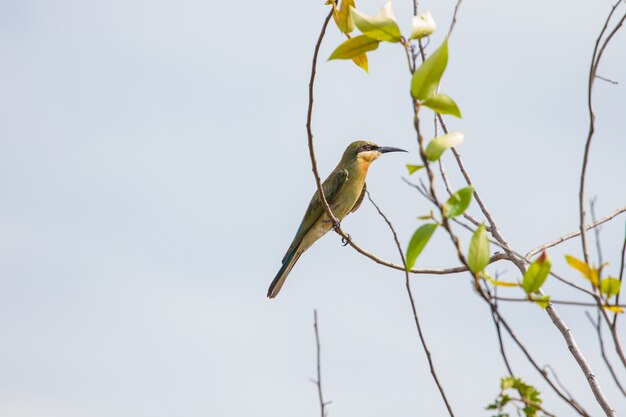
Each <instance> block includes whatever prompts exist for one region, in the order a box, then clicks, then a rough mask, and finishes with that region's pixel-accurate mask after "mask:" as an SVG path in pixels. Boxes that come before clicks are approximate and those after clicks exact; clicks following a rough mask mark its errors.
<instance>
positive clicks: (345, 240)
mask: <svg viewBox="0 0 626 417" xmlns="http://www.w3.org/2000/svg"><path fill="white" fill-rule="evenodd" d="M346 236H347V237H342V238H341V244H342V245H343V246H348V243H350V242H352V236H350V235H349V234H346Z"/></svg>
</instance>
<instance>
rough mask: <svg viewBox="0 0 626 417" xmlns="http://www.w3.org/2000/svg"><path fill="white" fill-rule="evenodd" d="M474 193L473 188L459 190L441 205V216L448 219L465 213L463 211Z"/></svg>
mask: <svg viewBox="0 0 626 417" xmlns="http://www.w3.org/2000/svg"><path fill="white" fill-rule="evenodd" d="M473 193H474V187H472V186H471V185H470V186H469V187H465V188H461V189H460V190H459V191H457V192H456V193H454V194H452V195H451V196H450V198H449V199H448V201H446V203H445V204H444V205H443V215H444V216H446V217H447V218H449V219H452V218H454V217H457V216H460V215H461V214H463V213H465V210H467V208H468V207H469V205H470V203H471V202H472V194H473Z"/></svg>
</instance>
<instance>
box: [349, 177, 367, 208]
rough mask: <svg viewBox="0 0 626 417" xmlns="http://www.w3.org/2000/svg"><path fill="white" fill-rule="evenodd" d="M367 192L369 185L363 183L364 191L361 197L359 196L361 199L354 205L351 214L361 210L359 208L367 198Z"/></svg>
mask: <svg viewBox="0 0 626 417" xmlns="http://www.w3.org/2000/svg"><path fill="white" fill-rule="evenodd" d="M366 192H367V184H366V183H363V191H361V195H360V196H359V199H358V200H356V203H354V207H352V210H350V213H354V212H355V211H357V210H358V209H359V207H361V203H362V202H363V199H364V198H365V193H366Z"/></svg>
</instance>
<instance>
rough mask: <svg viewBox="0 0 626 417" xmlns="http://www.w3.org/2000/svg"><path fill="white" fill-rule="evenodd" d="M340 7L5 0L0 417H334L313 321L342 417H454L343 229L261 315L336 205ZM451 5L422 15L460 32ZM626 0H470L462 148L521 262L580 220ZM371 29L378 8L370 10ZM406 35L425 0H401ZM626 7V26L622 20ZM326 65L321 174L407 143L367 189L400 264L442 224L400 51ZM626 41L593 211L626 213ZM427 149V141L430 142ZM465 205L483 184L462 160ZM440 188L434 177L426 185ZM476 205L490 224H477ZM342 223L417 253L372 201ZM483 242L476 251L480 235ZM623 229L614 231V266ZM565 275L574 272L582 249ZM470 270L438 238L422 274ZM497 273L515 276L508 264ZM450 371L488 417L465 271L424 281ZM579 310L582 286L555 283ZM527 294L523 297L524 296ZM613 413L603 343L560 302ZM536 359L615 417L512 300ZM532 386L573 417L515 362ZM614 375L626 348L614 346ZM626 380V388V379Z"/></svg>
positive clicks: (325, 167) (494, 374)
mask: <svg viewBox="0 0 626 417" xmlns="http://www.w3.org/2000/svg"><path fill="white" fill-rule="evenodd" d="M323 3H324V2H323V1H322V0H319V1H308V2H297V4H292V3H285V2H282V3H281V2H279V3H270V2H258V1H244V2H228V1H225V2H215V1H206V0H205V1H195V0H180V1H165V0H150V1H148V0H110V1H106V2H102V1H90V0H64V1H43V0H39V1H37V0H20V1H9V0H0V335H1V342H0V415H2V416H11V417H57V416H58V417H61V416H62V417H79V416H80V417H84V416H90V417H92V416H93V417H105V416H106V417H109V416H118V417H143V416H145V417H166V416H185V417H187V416H189V417H196V416H220V417H241V416H256V417H280V416H285V417H287V416H290V417H292V416H303V417H304V416H316V415H319V410H318V403H317V393H316V391H315V387H314V385H313V384H311V382H310V381H309V378H312V377H314V375H315V340H314V335H313V329H312V321H313V309H314V308H317V309H318V314H319V321H320V331H321V337H322V349H323V363H322V366H323V373H324V374H323V378H324V389H325V394H326V398H327V399H328V400H332V404H331V406H330V416H331V417H333V416H336V417H339V416H362V417H370V416H371V417H374V416H395V417H405V416H444V415H446V412H445V408H444V406H443V403H442V401H441V399H440V397H439V396H438V393H437V390H436V388H435V386H434V384H433V382H432V378H431V376H430V374H429V371H428V367H427V362H426V358H425V356H424V354H423V351H422V349H421V347H420V346H419V344H418V338H417V332H416V330H415V327H414V325H413V323H412V317H411V312H410V306H409V303H408V299H407V296H406V293H405V289H404V276H403V274H402V273H400V272H398V271H392V270H388V269H385V268H383V267H380V266H378V265H377V264H374V263H373V262H371V261H370V260H368V259H366V258H364V257H362V256H360V255H359V254H357V253H356V252H355V251H354V250H352V249H351V248H349V247H346V248H344V247H342V246H341V244H340V243H341V242H340V239H339V237H338V236H336V235H335V234H329V235H327V236H325V237H324V238H323V239H321V240H320V241H319V242H318V243H317V244H316V245H315V246H314V247H313V248H312V249H311V250H309V251H308V252H307V253H306V254H305V255H303V256H302V258H301V260H300V261H299V263H298V264H297V265H296V267H295V268H294V270H293V272H292V274H291V276H290V277H289V280H288V281H287V283H286V284H285V287H284V288H283V290H282V292H281V293H280V295H279V296H278V297H277V298H276V299H274V300H271V301H270V300H268V299H267V298H266V297H265V294H266V291H267V287H268V285H269V283H270V282H271V280H272V278H273V277H274V275H275V274H276V272H277V270H278V268H279V267H280V260H281V258H282V256H283V255H284V252H285V250H286V249H287V247H288V246H289V243H290V242H291V239H292V237H293V234H294V233H295V230H296V228H297V226H298V224H299V222H300V219H301V216H302V215H303V213H304V211H305V209H306V205H307V203H308V201H309V199H310V197H311V195H312V193H313V191H314V181H313V177H312V175H311V170H310V164H309V159H308V153H307V152H308V151H307V147H306V131H305V116H306V105H307V83H308V77H309V69H310V59H311V54H312V51H313V47H314V44H315V40H316V38H317V35H318V33H319V29H320V27H321V23H322V21H323V19H324V17H325V14H326V13H327V7H326V6H324V5H323ZM454 4H455V2H454V1H445V2H442V1H437V2H435V1H430V2H429V1H422V2H420V7H421V8H423V9H431V10H432V13H433V16H434V18H435V20H436V21H437V23H438V24H439V28H440V29H441V30H440V31H438V32H437V33H436V34H435V36H433V39H432V41H431V43H430V45H431V46H430V50H431V51H432V48H433V47H434V46H436V45H439V44H440V43H441V41H442V39H443V33H444V29H445V28H447V27H448V25H449V22H450V20H451V16H452V11H453V8H454ZM610 5H611V1H606V0H601V1H600V0H593V1H591V0H589V1H582V0H569V1H565V0H558V1H556V0H550V1H536V0H531V1H526V2H502V1H486V0H466V1H465V2H464V3H463V5H462V7H461V11H460V15H459V22H458V25H457V27H456V29H455V33H454V35H453V38H452V39H451V42H450V62H449V66H448V70H447V73H446V74H445V76H444V80H443V84H442V90H443V91H444V92H446V93H447V94H449V95H451V96H452V97H454V98H455V100H456V101H457V103H458V104H459V106H460V107H461V110H462V112H463V115H464V118H463V119H462V120H450V121H449V125H450V126H451V128H452V129H454V130H461V131H463V132H465V133H466V142H465V143H464V144H463V145H462V146H461V147H460V148H459V149H460V151H461V152H462V155H463V156H464V160H465V162H466V165H467V168H468V169H469V171H470V174H471V175H472V177H473V179H474V180H475V182H476V184H477V188H478V191H479V192H480V193H481V195H482V196H483V199H484V200H485V202H486V204H487V205H488V206H489V208H490V209H491V211H492V213H493V215H494V217H495V218H496V220H497V221H498V223H499V224H500V226H501V229H502V231H503V233H504V235H505V237H506V238H507V239H508V240H509V242H510V243H511V244H512V245H513V246H514V247H515V248H517V249H518V250H519V251H522V252H526V251H527V250H529V249H531V248H533V247H535V246H537V245H539V244H541V243H543V242H545V241H549V240H551V239H553V238H556V237H558V236H560V235H562V234H564V233H567V232H570V231H573V230H575V229H576V228H577V222H578V218H577V216H578V211H577V192H578V177H579V172H580V166H581V160H582V157H581V155H582V149H583V145H584V141H585V138H586V133H587V129H588V116H587V113H586V112H587V110H586V83H587V74H588V68H589V61H590V57H591V52H592V49H593V43H594V41H595V38H596V36H597V34H598V32H599V30H600V28H601V27H602V25H603V22H604V19H605V17H606V15H607V14H608V11H609V9H610ZM357 6H359V8H361V9H362V10H363V11H364V12H365V13H368V14H375V13H377V11H378V9H379V8H380V6H382V0H377V1H372V0H368V1H361V2H358V3H357ZM394 9H395V14H396V16H397V18H398V21H399V23H400V25H401V27H402V30H403V31H404V33H408V31H409V30H410V15H411V12H412V3H411V2H409V1H396V2H394ZM624 9H625V7H622V8H621V13H623V12H624ZM341 41H342V38H341V36H340V34H339V33H338V31H337V30H336V28H335V27H330V29H329V33H328V36H327V38H326V39H325V42H324V44H323V46H322V49H321V52H320V54H321V59H320V62H319V73H318V79H317V97H316V99H317V100H316V109H315V116H314V129H315V140H316V149H317V153H318V160H319V165H320V170H321V173H322V175H324V176H325V175H326V174H327V173H329V172H330V171H331V170H332V169H333V168H334V166H335V164H336V163H337V161H338V160H339V157H340V155H341V152H342V151H343V149H344V148H345V146H346V145H347V144H348V143H350V142H351V141H353V140H355V139H362V138H366V139H370V140H372V141H375V142H377V143H379V144H381V145H388V146H397V147H402V148H405V149H408V150H410V152H409V153H408V154H389V155H385V156H384V157H382V158H381V159H380V160H379V161H377V162H376V163H375V164H374V165H373V166H372V168H371V170H370V173H369V177H368V188H369V190H370V191H371V193H372V196H373V198H374V199H375V200H376V201H377V202H378V203H379V205H380V206H381V208H382V209H383V210H384V211H385V213H386V214H387V215H388V216H389V217H390V219H391V220H392V221H393V222H394V224H395V225H396V227H397V229H398V232H399V235H400V239H401V241H402V244H403V245H404V246H406V244H407V243H408V240H409V239H410V237H411V235H412V233H413V231H414V230H415V229H416V227H418V226H419V224H420V223H419V221H418V220H417V219H416V217H417V216H418V215H422V214H424V213H426V212H428V211H429V210H430V207H429V206H428V204H427V203H426V201H425V200H424V199H423V198H421V197H420V196H419V195H418V194H416V193H415V192H414V190H412V189H411V188H409V187H408V186H407V185H406V184H405V183H404V182H403V181H402V180H401V178H402V177H403V176H406V169H405V167H404V165H405V164H407V163H416V162H417V161H418V154H417V151H416V143H415V134H414V131H413V130H412V124H411V121H412V118H411V108H410V102H409V98H408V88H409V82H410V79H409V74H408V72H407V69H406V65H405V60H404V59H405V58H404V55H403V52H402V50H401V48H400V47H399V46H397V45H390V44H384V45H381V47H380V48H379V50H378V51H376V52H375V53H372V54H371V55H370V74H365V73H364V72H363V71H362V70H360V69H359V68H357V67H356V66H354V65H352V64H351V63H350V62H347V61H331V62H327V61H326V57H328V56H329V55H330V53H331V52H332V50H333V49H334V48H335V47H336V46H337V45H338V44H339V43H340V42H341ZM625 50H626V31H622V32H620V33H618V35H617V36H616V37H615V41H614V43H612V44H611V45H610V46H609V48H608V49H607V50H606V55H605V60H604V62H603V63H602V65H601V67H600V70H599V73H600V74H601V75H602V76H604V77H607V78H610V79H613V80H616V81H619V84H617V85H613V84H610V83H607V82H602V81H598V82H597V85H596V90H595V105H596V109H597V114H598V117H597V133H596V136H595V139H594V144H593V147H592V151H591V159H590V165H589V177H588V196H589V197H592V196H596V197H597V199H598V200H597V201H598V202H597V214H598V216H603V215H605V214H608V213H609V212H610V211H612V210H613V209H615V208H617V207H622V206H624V205H626V193H625V192H624V191H625V187H624V184H625V183H626V170H625V169H624V155H626V137H625V134H624V116H625V112H624V108H625V106H624V101H625V98H626V90H625V88H626V54H624V51H625ZM427 133H428V134H429V135H431V134H432V132H431V131H427ZM445 161H446V163H447V167H448V169H449V171H451V179H452V181H453V185H454V187H455V188H460V187H462V186H463V182H462V180H461V179H460V178H459V176H458V175H456V174H454V173H453V172H452V171H454V164H453V160H451V159H449V158H446V159H445ZM416 175H418V174H416ZM470 212H471V213H473V214H475V215H479V211H478V210H477V208H476V207H475V206H472V207H470ZM343 227H344V229H345V230H346V231H347V232H348V233H350V234H351V235H352V237H353V238H354V239H355V240H356V241H357V242H358V243H359V244H361V245H362V246H364V247H365V248H367V249H369V250H371V251H374V252H376V253H377V254H379V255H380V256H381V257H384V258H386V259H389V260H393V261H395V262H400V261H399V257H398V254H397V252H396V249H395V247H394V245H393V242H392V240H391V236H390V234H389V231H388V230H387V229H386V226H385V224H384V222H383V221H382V220H381V219H380V217H379V216H378V215H377V214H376V212H375V210H374V209H373V207H372V206H371V204H369V203H368V202H365V203H364V204H363V206H362V208H361V209H360V210H359V211H358V212H357V213H355V214H354V215H351V216H350V217H348V218H347V219H346V220H345V221H344V223H343ZM461 235H462V237H463V239H464V242H465V241H466V239H467V236H466V235H464V234H463V233H461ZM623 237H624V217H623V216H622V217H620V218H617V219H616V220H615V221H614V222H613V223H611V224H610V225H608V226H606V227H605V228H604V229H603V231H602V244H603V251H604V253H603V254H604V258H605V259H606V260H608V261H609V262H610V265H609V266H608V267H607V272H608V273H610V274H612V275H617V274H618V266H619V251H620V246H621V242H622V240H623ZM565 253H571V254H574V255H578V256H580V245H579V243H578V242H574V243H571V244H567V245H563V247H560V248H559V249H555V250H552V251H550V255H551V257H552V258H553V260H554V267H555V268H557V269H558V270H560V271H561V272H562V273H563V274H564V275H565V276H567V277H568V278H569V279H571V280H573V281H577V282H580V283H581V284H583V282H582V279H581V278H580V277H578V276H577V275H576V274H575V273H574V272H573V271H571V270H569V269H567V268H566V266H565V263H564V261H563V254H565ZM453 265H456V262H455V259H454V257H453V256H452V253H451V247H450V244H449V240H448V239H446V238H445V236H444V235H443V234H442V233H439V234H438V235H436V236H435V237H434V238H433V241H432V242H431V244H430V245H429V247H427V248H426V250H425V251H424V252H423V254H422V256H421V258H420V259H419V261H418V266H419V267H427V266H428V267H444V266H453ZM490 271H491V272H492V273H496V272H498V273H500V274H501V276H502V277H504V278H507V279H510V280H515V279H517V278H518V276H517V275H516V274H515V270H514V268H513V267H512V266H510V265H507V264H497V265H494V266H493V267H491V269H490ZM412 282H413V288H414V293H415V297H416V303H417V309H418V312H419V314H420V318H421V320H422V322H423V326H424V332H425V335H426V337H427V340H428V342H429V343H430V348H431V351H432V353H433V360H434V362H435V365H436V367H437V370H438V372H439V376H440V378H441V380H442V383H443V384H444V387H445V388H446V390H447V392H448V396H449V399H450V401H451V404H452V406H453V408H454V409H455V410H456V412H457V415H459V416H460V415H462V416H466V417H474V416H476V417H482V416H488V415H489V413H488V412H487V411H485V410H484V407H485V406H486V405H487V404H488V403H489V402H491V401H492V400H493V399H494V397H495V396H496V395H497V393H498V389H499V387H498V384H499V378H500V377H502V376H505V374H506V371H505V368H504V366H503V364H502V361H501V359H500V356H499V352H498V346H497V339H496V336H495V331H494V328H493V324H492V322H491V318H490V316H489V310H488V308H487V306H486V305H485V304H484V303H483V302H481V301H480V300H479V298H478V297H477V296H476V295H475V294H474V293H473V292H472V289H471V284H470V280H469V278H468V276H467V275H465V274H460V275H456V276H445V277H436V276H416V277H413V278H412ZM547 291H548V293H550V294H553V295H558V296H559V298H566V299H567V298H572V297H574V296H575V295H574V294H572V293H571V292H569V291H567V290H565V289H564V288H563V287H562V286H559V285H553V284H551V283H550V282H549V283H548V285H547ZM510 295H512V296H519V295H520V294H519V291H517V292H516V291H515V290H512V291H511V292H510ZM558 309H559V311H560V312H561V314H562V316H563V318H564V320H566V322H567V323H568V325H569V326H570V327H571V328H572V331H573V332H574V335H575V336H576V338H577V341H578V342H579V344H580V347H581V349H582V350H583V352H584V353H585V354H586V355H587V357H588V358H589V360H590V363H591V365H592V367H593V369H594V371H595V372H596V374H597V375H598V378H599V380H600V382H601V384H602V385H603V388H604V389H605V391H606V394H607V396H608V398H609V400H610V401H611V404H612V405H613V406H614V407H615V408H616V409H617V410H618V414H619V413H622V414H623V413H626V400H625V399H624V398H623V397H621V395H620V394H619V393H618V391H616V390H615V389H614V388H613V386H612V385H613V384H612V383H611V380H610V377H609V376H608V374H607V372H606V369H605V367H604V365H603V363H602V361H601V359H600V357H599V354H598V346H597V343H596V339H595V333H593V332H592V329H591V327H590V325H589V323H588V322H587V320H586V318H585V316H584V310H583V309H582V308H580V307H577V308H573V307H559V308H558ZM502 310H503V313H504V314H505V316H506V317H507V318H508V319H509V320H510V322H511V323H512V324H513V325H514V326H515V328H516V329H517V330H518V333H519V336H520V337H521V338H522V339H523V340H524V341H525V343H526V344H527V345H528V347H529V348H530V349H531V350H532V351H533V352H535V354H536V357H537V360H538V361H539V362H540V363H541V364H550V365H552V366H553V367H554V368H555V369H557V370H558V374H559V377H560V379H561V380H562V381H563V382H564V383H565V384H566V385H567V388H568V389H569V390H570V391H571V392H572V393H573V394H574V395H575V396H576V398H577V399H579V400H580V401H581V403H582V404H583V405H584V406H585V407H586V408H587V409H588V410H589V411H590V412H591V413H592V414H593V415H594V416H596V415H600V414H601V411H600V409H599V407H598V406H597V405H596V403H595V401H594V399H593V396H592V394H591V393H590V391H589V389H588V386H587V384H586V381H585V378H584V376H583V375H582V373H581V372H580V371H579V369H578V368H577V366H576V365H575V362H574V360H573V359H572V357H571V356H570V355H569V353H568V350H567V347H566V345H565V343H564V341H563V340H562V338H561V337H560V335H559V334H557V331H556V329H555V328H554V326H553V325H552V323H551V322H550V320H549V318H548V316H547V315H546V314H545V313H544V312H543V311H542V310H541V309H539V308H538V307H536V306H534V305H521V304H510V305H503V306H502ZM506 346H507V349H508V352H509V354H510V357H511V361H512V364H513V366H514V370H515V372H516V374H517V375H518V376H520V377H522V378H523V379H525V380H527V381H528V382H529V383H531V384H535V385H537V387H538V388H539V389H540V390H541V391H542V392H544V404H545V407H546V409H547V410H549V411H551V412H553V413H555V414H558V415H559V416H567V415H572V412H571V410H570V409H569V408H568V406H567V405H565V404H564V403H563V402H562V401H561V400H560V399H558V398H557V397H556V396H555V395H553V394H552V392H550V391H549V389H547V388H546V386H545V384H543V383H542V380H541V378H540V377H539V375H538V374H537V373H536V372H535V371H534V370H533V369H531V368H530V367H529V366H528V365H527V363H526V361H525V360H524V358H523V357H522V356H521V355H520V352H519V350H518V349H517V348H516V347H515V346H513V345H512V344H511V343H510V341H507V343H506ZM611 357H612V358H613V356H611ZM619 375H620V376H621V377H622V379H623V380H624V381H626V375H625V374H624V372H623V369H619Z"/></svg>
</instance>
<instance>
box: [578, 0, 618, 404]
mask: <svg viewBox="0 0 626 417" xmlns="http://www.w3.org/2000/svg"><path fill="white" fill-rule="evenodd" d="M621 2H622V1H621V0H619V1H618V2H616V3H615V5H614V6H613V8H612V9H611V12H610V13H609V15H608V17H607V18H606V21H605V22H604V26H603V27H602V30H601V31H600V35H598V38H597V39H596V43H595V46H594V49H593V55H592V57H591V66H590V68H589V81H588V87H587V107H588V110H589V132H588V133H587V141H586V142H585V151H584V153H583V164H582V169H581V172H580V189H579V192H578V210H579V219H580V238H581V243H582V248H583V257H584V260H585V262H586V263H589V250H588V248H587V236H586V235H585V231H586V228H585V176H586V173H587V165H588V162H589V152H590V150H591V140H592V138H593V134H594V132H595V120H596V115H595V113H594V111H593V98H592V97H593V85H594V82H595V80H596V72H597V70H598V66H599V65H600V60H601V59H602V54H603V53H604V50H605V49H606V46H607V45H608V44H609V42H610V41H611V39H612V38H613V36H614V35H615V34H616V33H617V31H618V30H619V29H620V27H621V26H622V24H623V23H624V19H626V13H624V16H623V17H622V18H621V19H620V20H619V22H618V23H617V25H615V27H614V28H613V30H612V31H611V32H610V33H609V35H608V36H607V37H606V39H604V42H603V43H602V46H600V42H601V40H602V37H603V36H604V33H605V32H606V29H607V27H608V25H609V21H610V20H611V17H612V16H613V13H614V12H615V10H616V9H617V6H619V5H620V3H621ZM605 411H607V410H605Z"/></svg>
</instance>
